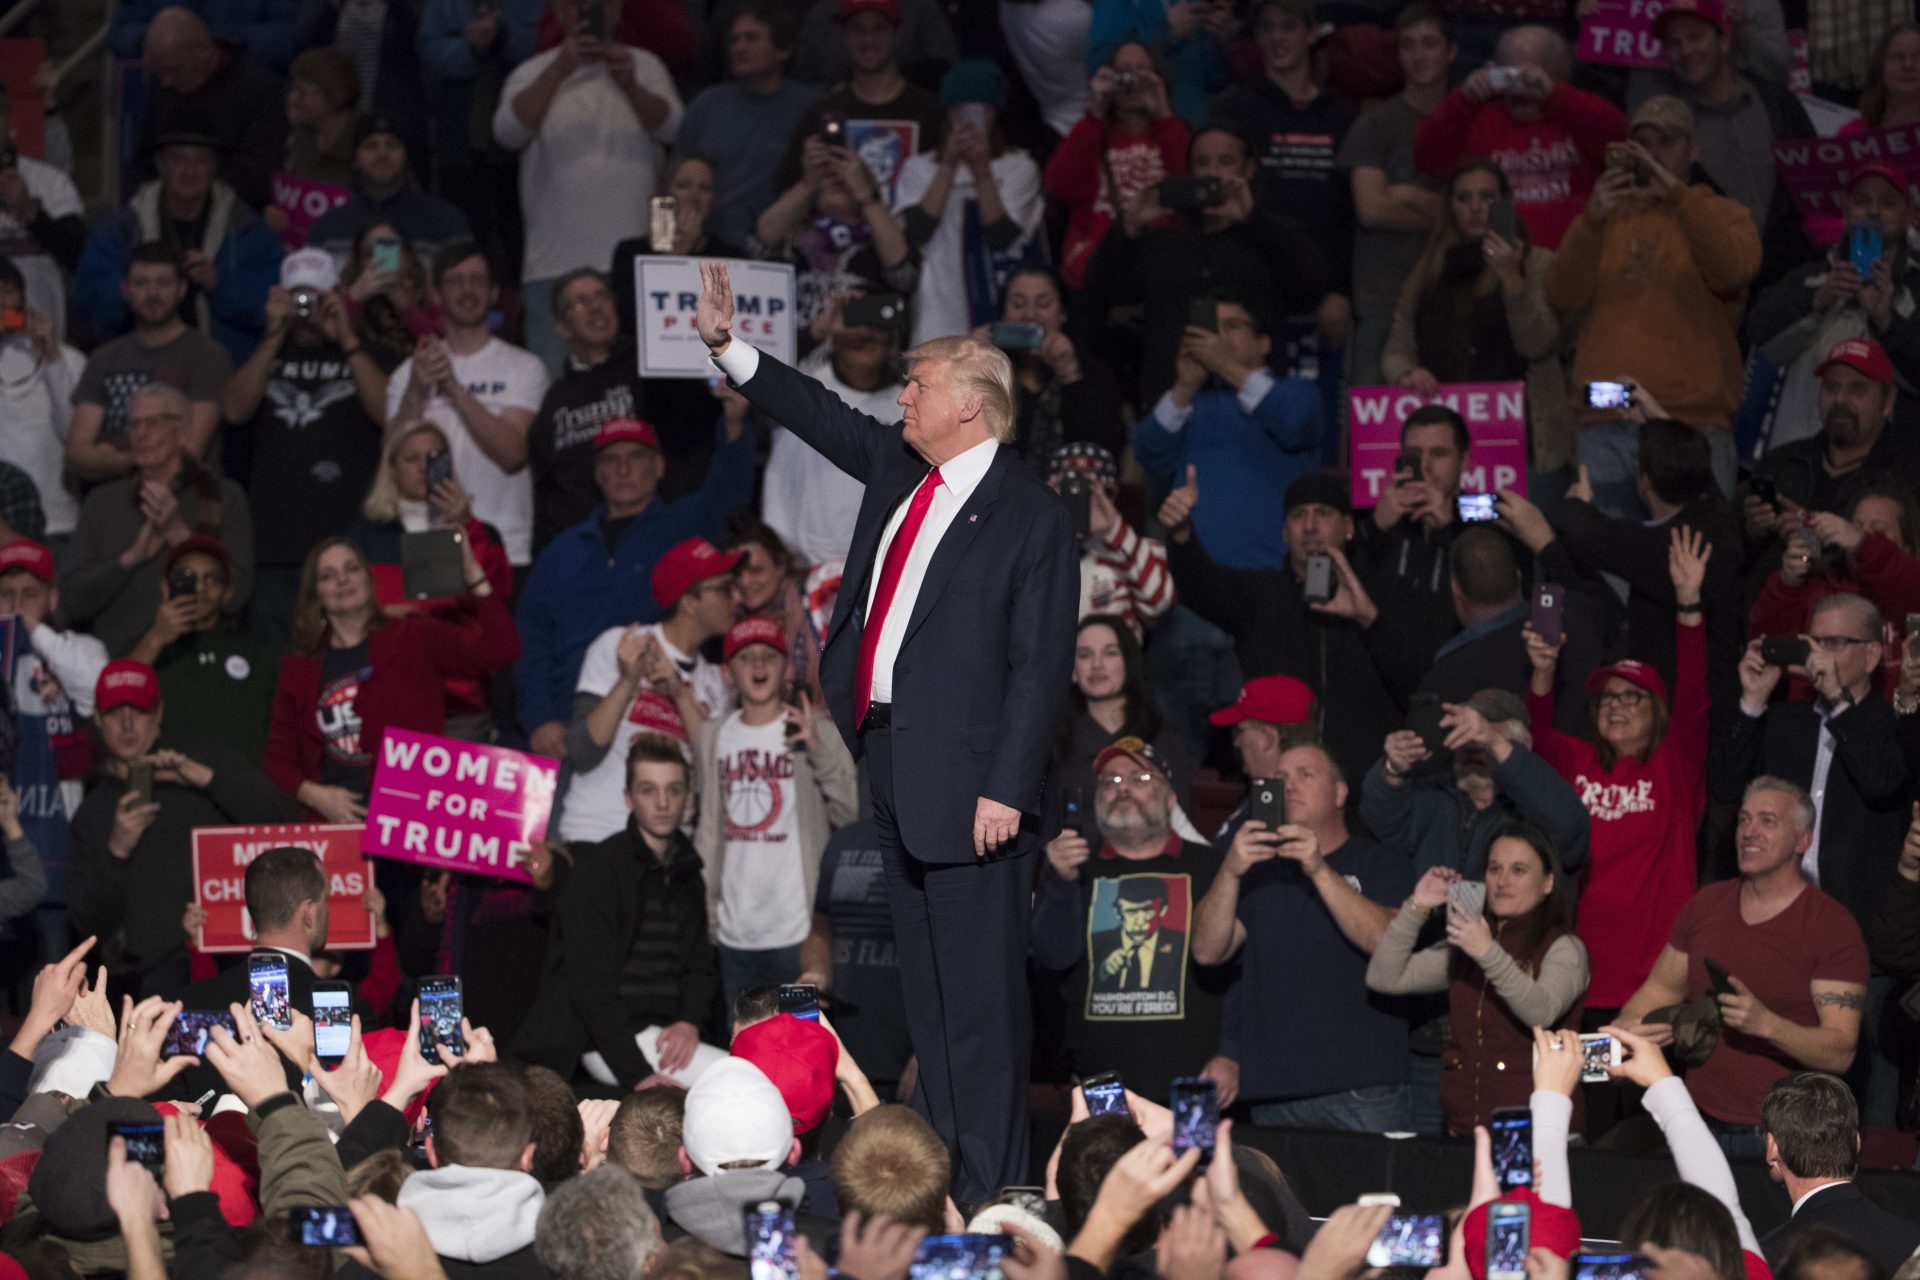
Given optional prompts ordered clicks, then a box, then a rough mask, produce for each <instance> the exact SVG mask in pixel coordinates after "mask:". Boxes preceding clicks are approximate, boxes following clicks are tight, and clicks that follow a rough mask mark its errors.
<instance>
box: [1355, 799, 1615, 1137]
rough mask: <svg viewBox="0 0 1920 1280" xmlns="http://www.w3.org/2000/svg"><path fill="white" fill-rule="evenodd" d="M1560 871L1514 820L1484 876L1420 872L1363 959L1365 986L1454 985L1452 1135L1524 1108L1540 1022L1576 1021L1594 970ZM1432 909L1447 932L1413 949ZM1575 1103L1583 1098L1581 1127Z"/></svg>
mask: <svg viewBox="0 0 1920 1280" xmlns="http://www.w3.org/2000/svg"><path fill="white" fill-rule="evenodd" d="M1564 878H1565V877H1564V873H1563V872H1562V871H1561V868H1560V856H1559V854H1557V853H1556V852H1555V851H1554V848H1553V841H1552V839H1551V838H1550V837H1549V836H1548V835H1547V833H1546V832H1545V831H1543V830H1541V829H1540V828H1539V827H1536V826H1534V825H1533V824H1532V823H1530V822H1516V823H1514V824H1513V825H1512V826H1510V827H1508V828H1507V830H1506V831H1505V832H1504V833H1503V834H1501V835H1500V836H1499V837H1498V838H1496V839H1495V840H1494V842H1493V845H1492V847H1491V848H1490V849H1489V850H1488V852H1487V878H1486V880H1485V882H1484V883H1476V882H1474V881H1470V880H1464V879H1462V878H1461V875H1460V873H1459V872H1458V871H1455V870H1454V869H1453V868H1451V867H1433V868H1431V869H1430V870H1428V872H1427V873H1426V874H1425V875H1424V876H1422V877H1420V882H1419V883H1418V884H1416V885H1415V886H1414V888H1413V895H1412V896H1411V897H1409V898H1408V899H1407V900H1406V902H1405V903H1403V904H1402V905H1401V907H1400V912H1399V914H1398V915H1396V916H1394V918H1393V920H1392V921H1391V922H1390V923H1389V924H1388V925H1387V931H1386V933H1384V934H1383V935H1381V938H1380V945H1379V946H1378V947H1376V948H1375V949H1374V952H1373V957H1372V959H1371V960H1369V961H1368V962H1367V987H1368V988H1369V989H1370V990H1373V991H1378V992H1381V993H1383V994H1386V995H1416V994H1425V993H1432V992H1440V991H1444V992H1446V993H1447V1011H1448V1013H1449V1014H1450V1015H1451V1016H1450V1018H1449V1020H1448V1035H1447V1048H1446V1052H1445V1053H1444V1054H1442V1056H1441V1064H1442V1067H1443V1070H1444V1074H1443V1075H1442V1076H1441V1080H1440V1105H1441V1109H1442V1111H1443V1112H1444V1113H1445V1115H1446V1122H1447V1132H1448V1133H1451V1134H1454V1135H1456V1136H1466V1135H1470V1134H1472V1132H1473V1130H1474V1126H1476V1125H1484V1124H1486V1123H1487V1122H1488V1120H1489V1119H1490V1118H1491V1116H1492V1114H1493V1110H1494V1108H1496V1107H1524V1106H1526V1105H1527V1099H1528V1097H1529V1096H1530V1095H1531V1093H1532V1092H1533V1076H1532V1074H1531V1073H1530V1072H1529V1071H1528V1069H1527V1060H1528V1055H1529V1050H1530V1047H1531V1045H1532V1043H1533V1028H1535V1027H1553V1028H1558V1029H1560V1030H1563V1031H1568V1032H1577V1030H1578V1028H1579V1026H1580V1014H1581V1002H1582V1000H1583V999H1584V998H1585V996H1586V992H1587V982H1588V980H1589V978H1590V977H1591V976H1592V975H1591V972H1590V970H1589V968H1588V961H1587V948H1586V946H1585V945H1584V944H1583V943H1582V942H1581V941H1580V939H1579V938H1577V937H1575V936H1574V934H1573V921H1572V918H1571V916H1570V913H1569V912H1568V910H1567V897H1566V892H1565V890H1564V889H1563V888H1562V883H1561V882H1562V880H1563V879H1564ZM1476 891H1477V892H1476ZM1436 911H1438V912H1442V913H1443V919H1444V920H1445V922H1446V938H1445V940H1444V941H1441V942H1436V943H1435V944H1433V945H1432V946H1430V947H1424V948H1421V949H1419V950H1415V949H1414V948H1415V946H1416V945H1417V944H1418V942H1419V938H1420V933H1421V930H1422V928H1424V927H1425V925H1426V922H1427V920H1428V918H1429V917H1431V916H1432V915H1433V914H1434V913H1435V912H1436ZM1579 1108H1580V1100H1579V1098H1578V1096H1577V1095H1576V1096H1575V1099H1574V1111H1575V1119H1574V1126H1575V1128H1576V1129H1577V1128H1578V1127H1579V1126H1580V1124H1581V1120H1580V1116H1579Z"/></svg>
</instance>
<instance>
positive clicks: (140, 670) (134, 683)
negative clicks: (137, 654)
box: [93, 658, 160, 715]
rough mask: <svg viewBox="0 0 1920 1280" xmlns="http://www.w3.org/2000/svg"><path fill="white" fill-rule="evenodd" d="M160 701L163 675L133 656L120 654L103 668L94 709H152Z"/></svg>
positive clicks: (94, 691)
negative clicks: (126, 656) (127, 656)
mask: <svg viewBox="0 0 1920 1280" xmlns="http://www.w3.org/2000/svg"><path fill="white" fill-rule="evenodd" d="M159 705H160V677H159V676H157V675H155V674H154V673H153V668H152V667H150V666H148V665H147V664H146V663H144V662H135V661H134V660H133V659H132V658H120V659H118V660H116V661H113V662H109V663H108V664H107V665H106V666H104V667H102V668H101V669H100V679H99V680H98V681H96V682H95V683H94V686H93V709H94V710H95V711H97V712H99V713H100V714H101V715H105V714H106V713H107V712H109V711H111V710H113V709H114V708H115V707H127V706H132V707H138V708H140V709H141V710H142V711H152V710H153V709H154V708H156V707H158V706H159Z"/></svg>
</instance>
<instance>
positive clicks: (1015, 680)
mask: <svg viewBox="0 0 1920 1280" xmlns="http://www.w3.org/2000/svg"><path fill="white" fill-rule="evenodd" d="M739 389H740V392H741V394H743V395H744V396H746V398H747V399H748V400H749V401H751V402H752V404H753V406H754V407H755V408H756V409H759V410H760V411H761V412H763V413H765V414H766V415H767V416H769V417H770V418H772V419H773V420H774V421H776V422H778V423H780V424H782V425H783V426H785V427H786V428H787V429H788V430H789V431H791V432H793V433H794V434H795V435H797V436H799V437H800V438H801V439H802V440H804V441H806V442H807V443H808V444H810V445H812V446H813V447H814V448H815V449H818V450H819V451H820V452H821V453H822V454H823V455H824V456H825V457H826V458H827V459H828V460H829V461H831V462H832V463H833V464H834V465H835V466H837V467H839V468H840V469H841V470H842V471H844V472H846V473H847V474H848V475H850V476H852V477H853V478H854V479H856V480H858V481H860V482H861V483H862V484H864V485H866V494H865V495H864V496H863V497H862V498H861V500H860V514H859V517H858V518H857V519H856V520H855V522H854V527H853V543H852V545H851V547H850V548H849V550H848V552H847V565H846V575H845V577H844V578H843V579H842V582H841V586H840V598H839V600H838V601H837V602H836V603H835V605H834V608H833V619H832V621H830V622H829V623H828V624H827V631H826V635H825V637H824V638H823V652H822V653H821V657H820V684H821V688H822V689H823V690H824V691H825V692H826V695H827V704H828V706H829V707H830V708H831V709H832V711H833V718H834V722H835V723H836V724H837V725H839V727H840V733H841V735H842V736H843V737H845V738H846V740H847V742H848V744H849V745H850V746H851V747H852V748H853V751H854V754H855V755H858V754H859V753H860V739H859V732H858V731H859V726H858V725H856V724H855V723H854V719H853V718H854V706H855V699H856V697H857V690H856V689H855V688H854V684H855V668H856V666H857V665H858V662H859V658H860V635H861V627H862V623H863V620H864V617H865V613H866V603H867V590H868V585H867V584H868V582H869V580H870V579H871V578H872V576H873V573H874V567H875V565H874V562H875V561H876V560H877V559H878V556H879V550H880V540H881V536H882V534H883V533H884V532H885V529H886V523H887V518H888V516H889V515H890V514H891V513H892V511H893V509H894V508H895V507H896V506H897V505H899V504H900V503H901V502H903V501H905V500H906V498H907V497H908V496H909V495H910V494H912V492H913V491H914V489H915V488H917V487H918V486H919V484H920V483H921V481H923V480H924V479H926V475H927V463H926V461H925V459H923V458H921V457H920V455H919V454H917V453H915V452H914V451H913V450H912V449H911V448H909V447H908V446H907V444H906V443H905V442H904V441H903V440H902V439H901V434H900V428H899V426H897V425H891V426H890V425H888V424H886V423H883V422H880V421H878V420H877V419H875V418H870V417H868V416H867V415H866V414H864V413H859V412H857V411H855V410H853V409H850V408H848V407H847V406H846V404H845V403H844V402H843V401H841V399H840V398H839V397H838V396H836V395H834V394H833V392H831V391H829V390H827V389H826V388H825V387H823V386H821V385H820V384H819V383H818V382H816V381H814V380H813V379H812V378H809V377H807V376H805V375H804V374H800V373H796V372H795V371H794V370H792V369H790V368H788V367H787V366H786V365H783V364H781V363H780V362H779V361H778V360H775V359H774V358H773V357H771V356H769V355H767V354H766V353H765V352H762V353H761V355H760V364H759V368H758V369H757V370H756V371H755V372H754V375H753V377H752V378H750V379H748V380H747V382H746V383H744V384H743V385H742V386H741V387H740V388H739ZM1079 554H1080V553H1079V549H1078V540H1077V539H1076V538H1075V536H1074V532H1073V520H1072V517H1071V516H1070V515H1069V514H1068V512H1067V506H1066V504H1065V503H1064V502H1062V501H1061V500H1060V498H1059V496H1058V495H1056V494H1055V493H1054V492H1053V490H1051V489H1049V488H1048V487H1047V486H1046V485H1045V484H1044V483H1042V482H1041V480H1040V479H1039V477H1038V476H1037V475H1035V474H1034V472H1033V471H1032V470H1031V469H1030V468H1028V467H1026V466H1023V465H1021V463H1020V461H1019V457H1018V455H1017V454H1016V453H1015V452H1014V450H1013V449H1012V448H1011V447H1005V446H1003V447H1002V448H1001V449H1000V450H999V451H998V453H997V454H996V455H995V457H994V459H993V462H992V464H991V465H989V466H988V468H987V473H986V475H985V476H984V477H983V478H982V479H981V481H980V484H979V486H978V487H976V488H975V489H974V491H973V494H972V496H970V497H969V498H968V499H967V501H966V505H965V506H963V507H962V508H961V510H960V512H959V514H958V515H956V516H955V517H954V521H953V523H952V524H951V525H949V526H948V528H947V531H946V534H945V536H943V537H942V538H941V540H940V546H939V548H938V550H936V551H935V552H934V555H933V559H932V561H931V562H930V563H929V564H928V566H927V574H926V578H925V580H924V581H923V582H922V584H921V587H920V593H919V595H918V597H917V598H916V599H915V600H914V604H913V613H912V615H911V616H910V617H909V619H908V622H907V631H906V636H905V638H904V639H903V640H902V641H901V645H900V655H899V657H898V659H897V660H896V661H895V662H894V667H893V703H892V708H893V711H892V714H893V753H894V754H893V760H894V764H893V792H894V806H895V814H896V820H897V822H898V823H899V829H900V838H901V842H902V843H903V844H904V846H905V847H906V849H907V850H908V851H909V852H911V853H912V854H913V856H914V857H916V858H918V859H920V860H921V861H923V862H936V863H951V862H972V861H973V860H974V853H973V818H974V807H975V803H976V802H977V801H978V799H979V798H980V797H982V796H985V797H987V798H988V799H992V800H997V801H999V802H1000V803H1001V804H1004V805H1010V806H1011V807H1013V808H1015V809H1018V810H1019V811H1020V812H1021V813H1022V814H1023V815H1025V820H1024V821H1023V822H1022V824H1021V832H1020V837H1019V841H1018V843H1017V844H1016V846H1015V851H1024V850H1027V849H1030V848H1035V847H1037V846H1038V844H1039V814H1040V812H1041V799H1040V793H1041V788H1042V783H1043V781H1044V779H1045V778H1046V775H1047V765H1048V761H1049V760H1050V758H1051V754H1052V750H1053V742H1054V738H1055V736H1056V735H1057V734H1058V733H1059V731H1060V724H1061V722H1062V720H1063V719H1064V717H1065V714H1066V696H1067V684H1068V680H1069V679H1070V677H1071V675H1072V671H1073V635H1074V628H1075V625H1076V623H1077V622H1078V617H1077V610H1078V608H1079V600H1080V565H1079Z"/></svg>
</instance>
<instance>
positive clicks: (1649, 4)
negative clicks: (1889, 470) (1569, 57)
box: [1574, 0, 1667, 67]
mask: <svg viewBox="0 0 1920 1280" xmlns="http://www.w3.org/2000/svg"><path fill="white" fill-rule="evenodd" d="M1666 7H1667V6H1666V3H1665V0H1599V3H1598V4H1597V5H1595V6H1594V8H1593V11H1592V12H1590V13H1588V14H1587V15H1586V16H1584V17H1582V18H1581V19H1580V45H1579V47H1578V48H1577V49H1576V50H1575V54H1574V56H1576V57H1577V58H1579V59H1580V61H1582V62H1594V63H1600V64H1602V65H1605V66H1609V67H1664V66H1666V65H1667V55H1666V51H1665V50H1664V49H1663V48H1662V47H1661V45H1660V38H1659V37H1658V36H1656V35H1654V34H1653V20H1654V19H1655V18H1657V17H1659V16H1660V11H1661V10H1662V9H1664V8H1666Z"/></svg>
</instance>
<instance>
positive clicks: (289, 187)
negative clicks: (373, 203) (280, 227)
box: [273, 173, 353, 249]
mask: <svg viewBox="0 0 1920 1280" xmlns="http://www.w3.org/2000/svg"><path fill="white" fill-rule="evenodd" d="M352 198H353V192H351V191H349V190H347V189H346V188H345V187H336V186H334V185H333V184H332V183H328V182H311V181H308V180H307V179H306V178H296V177H294V176H293V175H292V174H290V173H276V174H274V175H273V203H274V206H275V207H276V208H278V209H279V210H280V211H281V212H282V213H284V214H286V215H287V231H286V234H285V235H284V236H283V237H281V238H282V239H284V240H285V241H286V242H287V245H288V247H289V248H294V249H299V248H302V247H304V246H305V245H306V243H307V233H308V232H310V231H312V230H313V224H314V223H315V222H316V221H318V220H319V218H320V215H321V214H323V213H325V212H327V211H328V210H329V209H331V208H333V207H334V206H335V205H340V204H345V203H346V202H347V201H348V200H351V199H352Z"/></svg>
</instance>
